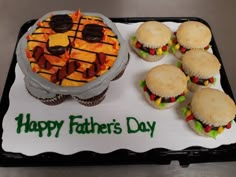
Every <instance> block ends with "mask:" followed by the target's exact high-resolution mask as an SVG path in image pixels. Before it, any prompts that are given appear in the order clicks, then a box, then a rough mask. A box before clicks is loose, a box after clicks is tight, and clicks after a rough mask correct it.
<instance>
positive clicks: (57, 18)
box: [49, 14, 73, 33]
mask: <svg viewBox="0 0 236 177" xmlns="http://www.w3.org/2000/svg"><path fill="white" fill-rule="evenodd" d="M49 25H50V27H51V28H52V29H53V30H54V31H55V32H57V33H64V32H66V31H69V30H70V29H71V28H72V26H73V21H72V18H71V17H70V16H69V15H67V14H63V15H54V16H52V17H51V21H50V22H49Z"/></svg>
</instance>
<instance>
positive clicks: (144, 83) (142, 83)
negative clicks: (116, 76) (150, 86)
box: [140, 80, 146, 88]
mask: <svg viewBox="0 0 236 177" xmlns="http://www.w3.org/2000/svg"><path fill="white" fill-rule="evenodd" d="M145 85H146V81H145V80H143V81H141V82H140V87H142V88H144V87H145Z"/></svg>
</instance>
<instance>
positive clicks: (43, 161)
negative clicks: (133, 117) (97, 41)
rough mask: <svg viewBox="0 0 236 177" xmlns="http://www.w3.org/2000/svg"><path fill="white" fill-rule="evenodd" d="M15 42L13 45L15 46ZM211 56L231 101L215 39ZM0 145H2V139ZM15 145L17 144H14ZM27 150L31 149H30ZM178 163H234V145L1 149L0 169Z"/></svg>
mask: <svg viewBox="0 0 236 177" xmlns="http://www.w3.org/2000/svg"><path fill="white" fill-rule="evenodd" d="M111 20H112V21H113V22H120V23H135V22H144V21H150V20H156V21H160V22H165V21H172V22H178V23H181V22H185V21H189V20H192V21H200V22H202V23H204V24H206V25H207V26H208V27H209V28H210V26H209V24H208V23H207V22H206V21H204V20H203V19H200V18H197V17H131V18H111ZM35 21H36V20H35V19H34V20H30V21H28V22H26V23H25V24H23V25H22V27H21V28H20V31H19V35H18V38H17V42H18V40H19V39H20V37H21V36H22V35H23V34H24V33H25V32H26V31H27V30H28V28H29V27H30V26H32V25H33V24H34V23H35ZM17 42H16V44H17ZM211 45H212V49H213V53H214V54H215V55H216V57H217V58H218V59H219V61H220V63H221V70H220V74H221V85H222V87H223V89H224V91H225V92H226V93H227V94H228V95H229V96H230V97H231V98H233V99H234V97H233V93H232V90H231V87H230V84H229V81H228V79H227V76H226V73H225V69H224V66H223V63H222V60H221V57H220V54H219V51H218V49H217V45H216V43H215V40H214V36H213V37H212V40H211ZM16 62H17V61H16V55H15V51H14V53H13V58H12V62H11V65H10V69H9V72H8V76H7V79H6V84H5V87H4V91H3V95H2V98H1V102H0V124H1V125H2V121H3V118H4V115H5V113H6V112H7V110H8V106H9V91H10V88H11V86H12V84H13V82H14V80H15V66H16ZM2 131H3V129H2V126H0V135H1V136H2ZM0 141H1V145H2V139H1V140H0ZM16 146H17V145H16ZM29 148H30V147H29ZM173 160H175V161H179V163H180V165H181V166H188V165H189V164H191V163H204V162H222V161H234V160H236V144H231V145H222V146H220V147H218V148H214V149H207V148H203V147H197V146H194V147H189V148H186V149H184V150H181V151H172V150H168V149H164V148H157V149H152V150H149V151H147V152H144V153H136V152H133V151H130V150H126V149H120V150H116V151H114V152H111V153H107V154H99V153H95V152H91V151H83V152H78V153H75V154H72V155H61V154H58V153H53V152H46V153H42V154H39V155H35V156H26V155H23V154H21V153H11V152H5V151H4V150H3V149H2V146H1V147H0V166H75V165H124V164H170V163H171V161H173Z"/></svg>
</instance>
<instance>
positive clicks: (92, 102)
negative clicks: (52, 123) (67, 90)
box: [72, 88, 108, 107]
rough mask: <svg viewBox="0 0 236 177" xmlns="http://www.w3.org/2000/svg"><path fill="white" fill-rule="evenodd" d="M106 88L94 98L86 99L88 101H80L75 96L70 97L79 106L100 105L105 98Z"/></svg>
mask: <svg viewBox="0 0 236 177" xmlns="http://www.w3.org/2000/svg"><path fill="white" fill-rule="evenodd" d="M107 90H108V88H106V89H105V90H104V91H103V92H102V93H100V94H99V95H96V96H94V97H91V98H88V99H81V98H79V97H77V96H72V97H73V98H74V99H75V100H76V101H78V102H79V103H80V104H82V105H84V106H89V107H90V106H96V105H98V104H99V103H101V102H102V101H103V100H104V99H105V96H106V92H107Z"/></svg>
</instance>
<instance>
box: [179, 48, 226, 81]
mask: <svg viewBox="0 0 236 177" xmlns="http://www.w3.org/2000/svg"><path fill="white" fill-rule="evenodd" d="M182 65H183V69H184V72H185V73H186V74H187V75H189V76H190V77H191V76H196V77H199V78H202V79H208V78H210V77H212V76H214V75H216V74H218V73H219V70H220V66H221V64H220V62H219V60H218V59H217V58H216V56H215V55H213V54H212V53H210V52H207V51H205V50H202V49H192V50H189V51H188V52H186V54H185V55H184V56H183V58H182Z"/></svg>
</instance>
